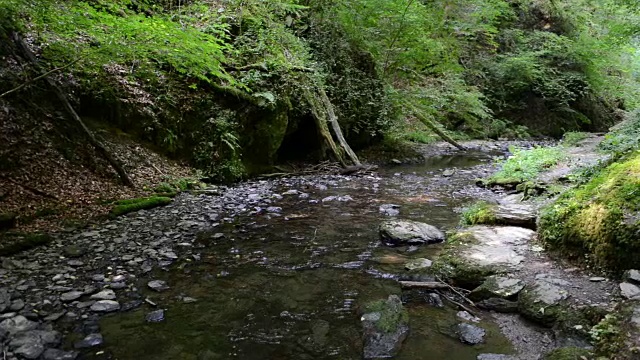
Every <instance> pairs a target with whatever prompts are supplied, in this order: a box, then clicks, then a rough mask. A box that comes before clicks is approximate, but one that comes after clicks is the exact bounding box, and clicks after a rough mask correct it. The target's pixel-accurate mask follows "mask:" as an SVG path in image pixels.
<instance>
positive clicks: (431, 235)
mask: <svg viewBox="0 0 640 360" xmlns="http://www.w3.org/2000/svg"><path fill="white" fill-rule="evenodd" d="M380 238H381V239H382V242H384V243H385V244H387V245H391V246H399V245H408V244H433V243H440V242H443V241H444V240H445V234H444V233H443V232H442V231H440V230H438V228H436V227H435V226H432V225H429V224H425V223H421V222H417V221H411V220H389V221H385V222H383V223H382V224H381V225H380Z"/></svg>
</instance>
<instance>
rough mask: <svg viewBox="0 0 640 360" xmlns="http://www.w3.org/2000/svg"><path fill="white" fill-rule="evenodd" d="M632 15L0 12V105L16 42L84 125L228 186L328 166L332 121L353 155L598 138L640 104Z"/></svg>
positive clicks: (162, 5)
mask: <svg viewBox="0 0 640 360" xmlns="http://www.w3.org/2000/svg"><path fill="white" fill-rule="evenodd" d="M639 7H640V6H638V5H637V4H636V2H634V1H622V0H595V1H594V0H567V1H557V0H535V1H522V0H471V1H469V0H465V1H459V0H429V1H427V0H353V1H348V2H344V1H334V0H317V1H308V0H299V1H292V0H275V1H264V0H213V1H197V0H195V1H181V0H178V1H174V0H171V1H166V0H157V1H156V0H116V1H103V0H91V1H77V0H69V1H54V0H42V1H28V0H2V2H0V13H2V14H3V16H2V17H1V21H2V22H1V23H0V36H1V37H2V38H3V40H2V43H3V48H2V59H3V62H4V63H3V66H2V67H1V69H2V71H1V72H0V79H1V80H2V81H1V82H0V84H1V85H0V93H4V92H6V91H9V90H11V89H13V88H15V87H16V86H20V85H21V84H24V83H25V82H27V81H28V80H29V79H33V78H35V77H36V76H37V75H38V73H37V72H35V70H34V68H33V66H28V65H29V64H27V63H20V61H19V60H16V59H19V57H18V58H16V56H15V49H13V46H12V45H11V41H10V36H11V34H12V33H16V32H17V33H20V34H23V35H24V37H25V41H26V42H27V43H28V44H29V46H30V47H31V48H32V49H33V50H34V52H35V53H36V54H37V56H38V62H39V63H40V67H41V69H42V71H44V70H51V69H56V68H60V67H63V69H61V70H60V71H56V72H54V73H53V74H52V76H53V77H54V78H55V80H56V81H57V82H58V83H59V84H60V85H61V86H62V87H63V89H64V91H65V92H66V93H67V94H69V95H70V96H71V99H72V103H73V105H74V106H75V107H76V108H77V110H78V112H79V114H80V115H81V117H83V118H85V119H90V120H95V121H97V122H98V123H100V124H103V125H105V124H107V125H108V126H109V127H112V128H115V129H118V131H124V132H126V133H127V134H129V135H130V136H132V137H134V138H135V139H137V140H138V141H145V142H148V143H150V144H153V145H155V146H156V147H157V148H158V149H160V150H161V151H162V152H164V153H165V154H169V155H171V156H174V157H177V158H186V159H188V160H189V161H190V162H191V163H192V164H193V165H195V166H197V167H198V168H200V169H202V170H203V171H204V173H205V174H206V175H207V176H209V177H211V178H213V179H217V180H226V181H229V180H237V179H240V178H243V177H245V176H247V175H253V174H257V173H260V172H263V171H266V170H267V169H270V168H271V167H272V166H273V165H274V164H275V163H277V162H278V161H281V160H303V159H319V158H323V157H325V156H327V149H326V148H325V146H324V145H323V144H322V141H321V139H320V138H319V136H318V129H317V128H316V126H315V125H314V121H313V117H314V116H317V115H318V113H321V112H326V111H327V110H329V111H331V110H333V108H335V114H336V116H337V118H338V120H339V122H340V126H341V127H342V131H343V132H344V133H345V136H346V138H347V141H348V142H349V143H350V144H351V145H352V146H353V147H354V148H356V149H361V148H363V147H366V146H370V145H372V144H376V143H382V144H383V145H386V146H387V147H395V146H396V145H395V144H397V143H398V142H401V141H407V140H408V141H415V142H429V141H432V140H433V139H434V138H435V136H434V130H435V131H438V130H440V131H445V132H446V133H447V134H449V135H450V136H452V137H453V138H455V139H465V138H525V137H530V136H540V135H549V136H554V137H559V136H561V135H562V134H563V133H565V132H567V131H575V130H586V131H605V130H607V129H608V127H609V126H611V125H613V124H614V123H616V122H617V121H620V120H621V119H622V117H623V116H624V111H623V110H631V109H634V108H635V107H636V106H637V101H638V96H637V95H638V94H637V93H638V84H637V77H638V73H637V67H638V64H639V61H638V54H637V50H636V43H637V36H636V34H637V33H638V30H639V29H640V21H638V20H639V14H640V9H639ZM47 91H48V90H47V89H46V87H45V86H43V85H40V84H38V83H35V84H32V85H30V86H26V87H25V88H24V89H22V90H21V91H16V92H12V93H10V94H7V95H6V96H2V97H0V106H2V107H4V108H5V110H6V111H4V114H3V115H0V116H3V117H4V119H5V120H7V121H5V124H7V123H9V122H10V121H9V120H10V119H11V118H13V119H16V118H18V117H20V118H22V119H25V118H30V119H32V120H33V121H32V126H31V127H29V125H25V124H28V123H29V122H28V121H24V120H22V121H21V124H23V125H21V129H20V130H19V131H20V132H21V133H30V132H39V131H41V127H42V126H41V125H42V121H39V120H38V119H40V118H42V114H43V113H47V114H48V116H49V117H51V116H53V117H55V116H56V115H55V111H50V110H47V109H55V108H56V106H58V107H59V105H56V103H55V99H53V100H51V99H52V98H51V97H49V96H47ZM324 94H327V95H328V99H329V101H330V104H326V103H325V102H323V98H324ZM35 105H37V106H35ZM52 114H53V115H52ZM59 126H62V128H64V127H65V126H67V127H68V125H60V123H58V125H54V127H59ZM7 131H8V130H7V129H5V133H6V132H7ZM12 131H16V130H15V129H14V130H12ZM50 132H52V133H59V134H63V135H61V137H62V138H64V139H66V142H67V145H65V146H61V148H62V149H64V150H61V152H62V154H63V156H65V157H68V158H81V157H82V156H83V155H82V154H80V155H78V151H75V153H74V150H69V148H71V149H73V146H75V144H76V141H75V140H74V139H73V138H72V137H71V138H70V137H69V131H68V129H67V130H60V131H57V132H56V131H54V130H50ZM64 139H63V140H64ZM14 155H15V153H14ZM10 156H13V155H11V154H9V153H7V152H4V153H3V154H2V156H0V163H1V164H3V165H2V166H3V168H5V169H6V168H10V167H16V166H19V161H18V162H17V161H16V159H10V158H9V157H10Z"/></svg>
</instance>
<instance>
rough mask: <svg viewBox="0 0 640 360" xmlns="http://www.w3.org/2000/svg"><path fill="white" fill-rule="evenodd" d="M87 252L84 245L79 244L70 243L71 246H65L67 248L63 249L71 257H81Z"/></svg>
mask: <svg viewBox="0 0 640 360" xmlns="http://www.w3.org/2000/svg"><path fill="white" fill-rule="evenodd" d="M86 252H87V250H86V249H85V248H84V247H81V246H79V245H69V246H65V248H64V249H63V253H64V255H65V256H67V257H70V258H77V257H80V256H82V255H84V254H85V253H86Z"/></svg>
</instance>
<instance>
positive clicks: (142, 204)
mask: <svg viewBox="0 0 640 360" xmlns="http://www.w3.org/2000/svg"><path fill="white" fill-rule="evenodd" d="M171 201H173V200H171V198H168V197H161V196H152V197H146V198H138V199H128V200H120V201H117V202H116V205H115V206H114V207H113V209H111V215H112V216H120V215H124V214H127V213H130V212H134V211H138V210H143V209H151V208H154V207H158V206H164V205H168V204H170V203H171Z"/></svg>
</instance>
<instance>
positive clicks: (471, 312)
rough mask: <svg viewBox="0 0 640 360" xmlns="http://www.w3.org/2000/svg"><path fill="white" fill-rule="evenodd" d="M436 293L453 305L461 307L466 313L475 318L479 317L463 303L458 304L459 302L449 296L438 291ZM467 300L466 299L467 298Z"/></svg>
mask: <svg viewBox="0 0 640 360" xmlns="http://www.w3.org/2000/svg"><path fill="white" fill-rule="evenodd" d="M436 292H437V293H438V294H440V296H442V297H444V298H445V299H447V301H449V302H450V303H452V304H454V305H456V306H458V307H460V308H461V309H462V310H464V311H466V312H468V313H469V314H471V315H473V316H474V317H478V316H477V315H476V314H474V311H473V310H471V309H469V308H468V307H467V306H465V305H464V304H461V303H459V302H457V301H455V300H453V299H452V298H450V297H449V296H447V295H445V294H443V293H441V292H439V291H436ZM465 299H466V298H465Z"/></svg>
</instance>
